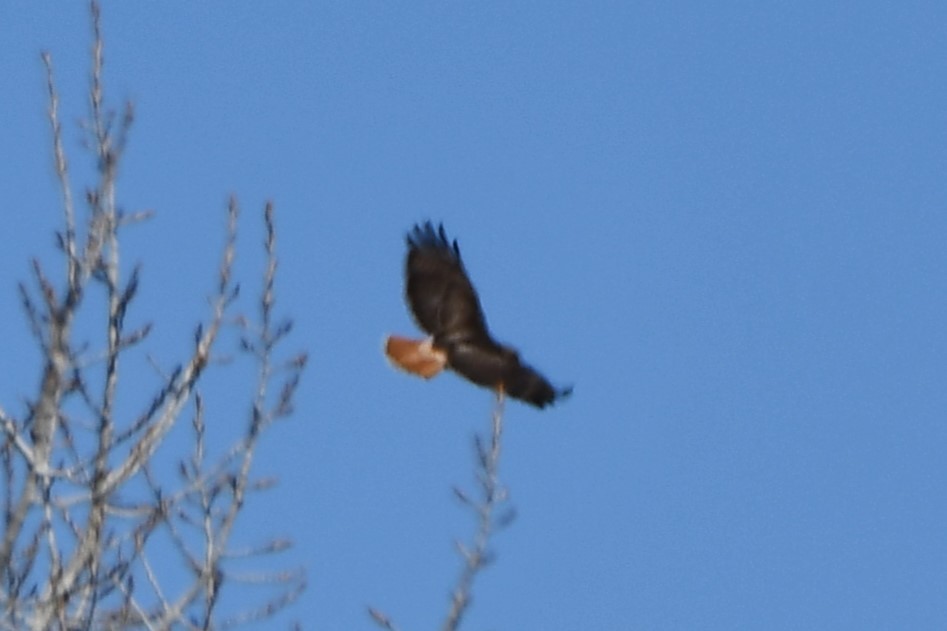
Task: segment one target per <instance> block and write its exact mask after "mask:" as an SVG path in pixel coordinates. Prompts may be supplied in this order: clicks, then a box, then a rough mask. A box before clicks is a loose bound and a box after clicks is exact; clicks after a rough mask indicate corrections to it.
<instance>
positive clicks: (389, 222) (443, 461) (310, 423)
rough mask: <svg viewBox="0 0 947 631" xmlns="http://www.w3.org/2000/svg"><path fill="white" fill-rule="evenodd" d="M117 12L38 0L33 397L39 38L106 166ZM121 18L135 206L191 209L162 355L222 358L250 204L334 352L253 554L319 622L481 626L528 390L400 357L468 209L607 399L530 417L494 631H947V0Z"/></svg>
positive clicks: (25, 241) (275, 445)
mask: <svg viewBox="0 0 947 631" xmlns="http://www.w3.org/2000/svg"><path fill="white" fill-rule="evenodd" d="M82 4H83V3H72V4H60V3H17V4H15V5H11V4H10V3H6V4H4V6H3V7H2V8H0V72H2V76H3V77H4V93H5V94H4V98H3V99H0V116H2V119H3V120H4V121H6V123H5V124H4V125H3V126H2V127H0V145H2V146H3V147H4V148H5V151H4V155H5V156H6V157H5V159H4V160H3V168H2V169H0V199H2V200H3V203H4V221H5V227H6V230H7V239H5V240H4V243H5V245H4V248H2V249H0V318H2V321H3V322H4V331H5V333H4V336H3V344H4V349H5V352H4V353H2V356H0V373H2V374H4V375H9V376H10V377H9V378H5V379H4V380H3V381H4V383H3V385H2V386H0V397H2V398H0V400H2V402H3V405H5V406H6V407H7V408H8V409H16V405H17V404H18V403H19V402H21V401H22V400H23V398H24V397H28V396H30V394H31V393H32V392H33V391H34V390H35V387H36V383H37V381H38V376H39V371H40V365H39V363H38V360H37V356H36V351H35V350H34V349H33V348H32V346H31V345H30V343H29V339H28V331H29V329H28V326H27V324H26V322H25V319H24V318H23V316H22V313H21V310H20V307H19V303H18V299H17V293H16V282H17V281H18V280H22V279H25V278H27V276H28V270H29V265H28V261H29V258H30V257H32V256H40V257H46V260H52V259H51V258H49V257H52V256H53V252H52V243H53V240H52V232H53V230H54V229H55V228H56V227H57V226H58V220H59V214H58V213H59V211H58V205H57V191H56V188H55V181H54V177H53V171H52V166H51V165H52V161H51V158H50V143H49V132H48V129H47V124H46V120H45V118H44V117H45V107H46V102H45V96H44V77H43V72H42V68H41V64H40V62H39V51H40V50H41V49H49V50H50V51H51V52H52V54H53V56H54V60H55V64H56V69H57V74H58V77H59V80H60V87H61V90H62V98H63V108H64V120H65V122H66V123H67V127H66V140H67V148H68V149H70V151H71V152H72V155H73V158H72V160H73V164H74V171H75V175H76V178H77V180H78V179H79V178H80V177H81V176H82V175H83V173H87V172H88V161H86V163H85V164H86V167H82V166H81V165H82V164H83V163H82V157H81V154H80V153H79V147H80V139H81V136H80V132H79V130H78V128H77V126H76V125H75V122H76V121H77V120H78V119H79V118H81V117H82V116H83V115H85V113H86V101H85V96H84V90H85V82H86V76H87V67H88V64H87V51H88V47H89V34H88V33H89V28H88V19H87V15H86V13H85V10H84V7H83V6H82ZM103 23H104V28H105V33H106V47H107V48H106V80H107V89H108V91H109V96H110V97H111V98H112V100H113V103H116V102H121V101H122V100H124V99H131V100H133V101H134V102H135V104H136V109H137V121H136V124H135V127H134V129H133V133H132V137H131V142H130V146H129V149H128V154H127V159H126V161H125V163H124V165H123V170H122V173H121V177H122V179H121V181H120V188H119V193H120V198H121V200H122V204H123V205H125V206H126V207H127V208H129V209H138V208H151V209H154V210H155V212H156V218H155V219H154V220H153V221H152V222H151V223H150V224H148V225H146V226H142V227H138V228H135V229H134V231H132V232H130V233H129V237H128V240H127V242H126V245H125V249H124V256H125V260H126V262H127V263H128V264H129V265H130V264H131V263H133V262H135V261H141V262H142V264H143V266H144V268H143V269H144V271H143V277H142V287H141V292H140V293H141V297H140V299H139V302H138V303H137V307H136V308H133V309H132V313H131V315H130V317H134V318H137V320H136V321H137V322H139V323H140V322H144V321H154V322H156V323H163V324H162V326H160V327H158V329H157V330H156V332H155V339H154V340H153V342H152V348H150V349H149V350H151V351H152V352H154V353H157V354H159V355H160V354H161V353H166V354H167V356H168V357H172V356H173V353H172V351H174V350H176V349H186V348H188V344H189V343H190V335H191V331H192V327H193V325H194V323H195V322H196V319H197V317H199V316H201V315H203V314H204V313H205V312H206V310H205V309H204V307H205V304H206V301H205V297H206V296H207V295H208V294H209V292H210V291H211V290H212V288H213V274H214V266H215V265H216V261H217V257H218V253H219V250H220V247H221V244H222V241H223V226H224V207H225V202H226V198H227V195H228V194H229V193H231V192H233V193H235V194H236V195H237V196H238V197H239V198H240V200H241V202H242V206H243V210H244V213H243V223H242V233H241V246H242V248H243V249H242V250H241V259H240V263H239V265H240V268H239V269H240V272H241V274H242V276H243V277H244V278H247V279H248V282H249V283H250V287H252V286H253V285H252V283H253V282H254V281H255V279H256V278H257V272H258V270H259V262H260V255H259V252H258V250H259V245H258V244H259V242H260V239H261V234H262V233H261V229H260V222H259V221H258V217H257V213H258V212H259V211H260V209H261V208H262V204H263V202H264V200H266V199H270V198H272V199H273V200H274V202H275V203H276V207H277V212H278V216H277V221H278V226H279V229H280V237H279V238H280V241H279V247H280V260H281V263H280V264H281V268H280V272H281V277H280V278H279V285H278V291H279V294H278V300H279V307H280V309H282V311H283V312H284V313H288V314H290V315H292V316H293V317H294V318H295V320H296V325H297V328H296V330H295V332H294V335H293V339H292V342H293V344H294V345H295V346H296V347H305V348H307V349H308V350H309V351H310V352H311V364H310V366H309V369H308V370H307V372H306V374H305V381H304V386H303V388H302V391H301V393H300V396H299V399H298V403H297V413H296V415H295V416H294V417H293V418H292V419H290V420H289V421H287V422H285V423H282V424H281V425H279V426H277V427H275V428H274V429H273V430H272V432H271V433H270V435H269V436H268V438H267V439H266V442H265V444H264V448H263V450H262V452H261V454H260V456H259V459H258V460H257V466H258V469H257V470H258V472H259V473H261V474H267V475H270V474H272V475H277V476H279V477H280V479H281V484H280V486H279V487H278V488H277V489H276V490H275V491H273V492H272V493H270V494H268V495H266V496H260V497H258V498H254V499H253V500H252V503H251V504H250V505H249V506H248V509H247V511H245V521H244V522H243V523H242V524H241V528H242V529H243V530H242V531H241V532H242V536H243V537H245V538H246V540H254V538H255V537H263V536H264V535H266V534H287V535H290V536H292V537H293V538H294V539H295V541H296V544H297V545H296V548H295V552H294V553H293V555H292V559H290V560H289V563H300V564H303V565H305V566H306V567H307V568H308V572H309V589H308V591H307V592H306V594H305V596H304V597H303V598H302V600H301V601H300V602H299V604H298V605H296V606H295V607H294V608H293V610H292V611H291V612H290V614H289V616H288V617H286V619H291V618H297V619H300V620H302V621H304V622H305V624H306V627H307V628H318V629H361V628H364V629H369V628H373V627H372V625H371V622H370V621H369V620H368V618H367V616H366V615H365V612H364V608H365V606H366V605H369V604H371V605H374V606H376V607H379V608H381V609H383V610H384V611H386V612H387V613H388V614H390V615H391V616H392V617H393V618H394V619H395V620H396V621H397V622H398V624H399V625H400V626H401V627H402V628H403V629H430V628H435V627H436V625H437V624H438V623H439V621H440V620H441V618H442V617H443V614H444V612H445V611H446V609H447V604H448V589H449V585H450V584H451V582H452V580H453V579H454V577H455V575H456V573H457V571H458V569H459V562H458V559H457V558H456V556H455V555H454V553H453V551H452V543H451V542H452V540H453V539H454V538H456V537H465V536H467V535H469V533H470V532H471V530H472V528H473V524H472V521H471V519H470V517H469V515H468V514H467V513H465V512H464V511H463V510H462V509H461V508H460V507H459V506H458V505H457V503H456V502H455V501H453V498H452V495H451V490H450V489H451V487H452V486H453V485H455V484H461V485H465V484H469V482H470V481H471V479H472V451H471V436H472V435H473V433H474V432H475V431H479V430H482V429H484V428H486V427H487V426H488V423H489V414H490V410H491V405H492V400H491V396H490V394H489V393H488V392H486V391H484V390H481V389H477V388H474V387H473V386H470V385H468V384H467V383H465V382H462V381H461V380H460V379H458V378H456V377H454V376H452V375H446V376H443V377H439V378H438V379H436V380H434V381H432V382H430V383H423V382H421V381H420V380H417V379H412V378H410V377H408V376H406V375H403V374H400V373H396V372H394V371H393V370H392V369H391V368H390V367H389V366H388V365H387V364H386V362H385V361H384V359H383V358H382V355H381V353H380V348H381V342H382V339H383V337H384V335H385V334H386V333H388V332H394V331H397V332H402V333H410V332H412V331H413V325H412V323H411V321H410V318H409V316H408V314H407V311H406V310H405V307H404V304H403V301H402V278H401V273H402V257H403V254H404V243H403V235H404V233H405V232H406V230H407V229H408V228H409V227H410V226H411V225H412V224H413V223H414V222H415V221H418V220H423V219H427V218H432V219H434V220H437V221H443V222H444V224H445V226H446V227H447V230H448V231H449V232H450V233H451V235H453V236H456V237H457V238H458V239H459V241H460V245H461V248H462V251H463V253H464V256H465V259H466V262H467V266H468V269H469V271H470V273H471V274H472V276H473V278H474V281H475V283H476V284H477V286H478V288H479V291H480V295H481V300H482V303H483V305H484V308H485V310H486V313H487V317H488V320H489V322H490V325H491V328H492V329H493V331H494V333H495V334H496V335H497V336H498V337H499V338H500V339H502V340H505V341H508V342H511V343H513V344H515V345H516V346H518V347H519V348H520V350H521V351H522V352H523V354H524V355H525V357H526V358H527V359H528V360H529V361H531V362H532V363H534V364H535V365H536V366H537V367H539V368H541V369H542V370H543V371H544V372H546V373H547V374H548V375H549V376H550V377H551V378H552V379H553V380H555V381H557V382H558V383H562V384H567V383H572V384H575V394H574V396H573V397H572V398H571V399H570V400H569V401H567V402H566V403H564V404H563V405H561V406H558V407H556V408H553V409H552V410H546V411H543V412H538V411H536V410H533V409H531V408H528V407H526V406H522V405H517V404H510V405H508V406H507V411H506V429H507V432H506V437H505V439H506V442H505V445H504V447H505V451H504V460H503V462H502V465H501V474H502V478H503V480H504V481H505V483H506V484H507V485H508V486H509V488H510V490H511V493H512V500H513V504H514V505H515V507H516V509H517V512H518V518H517V520H516V521H515V522H514V524H513V525H512V527H511V528H509V529H508V530H506V531H504V532H502V533H501V534H500V535H499V536H498V538H497V539H496V541H495V550H496V553H497V562H496V564H495V565H494V566H492V567H491V568H490V569H489V570H488V571H487V572H486V573H485V574H484V575H483V576H482V580H481V581H480V582H479V583H478V584H477V586H476V590H475V602H474V606H473V609H472V611H471V614H470V616H469V619H468V625H467V626H466V627H465V628H469V629H563V630H569V629H625V628H627V629H637V628H640V629H698V628H699V629H736V628H743V629H750V628H756V629H803V628H804V629H842V628H851V629H865V628H878V629H905V628H915V629H921V628H928V629H933V628H944V627H947V598H945V596H944V595H945V593H947V493H945V491H944V480H945V478H947V459H945V458H944V455H943V454H944V451H945V446H947V426H945V422H944V420H945V413H947V388H945V380H947V247H945V243H947V177H945V174H947V87H945V86H947V38H945V37H944V28H943V25H944V24H945V23H947V8H945V5H943V4H942V3H936V2H902V3H881V2H859V3H854V2H839V3H823V2H805V1H804V2H795V3H792V4H791V5H789V4H786V3H750V2H718V3H696V2H641V3H627V2H591V3H581V4H580V3H561V2H547V3H536V2H492V1H485V2H475V3H470V2H456V1H453V0H441V1H438V2H426V1H421V2H412V3H390V2H349V1H345V2H312V3H308V2H307V3H302V2H296V3H278V4H273V5H264V4H260V3H233V2H227V3H223V2H202V3H189V2H164V3H157V4H155V3H149V4H140V3H118V2H107V3H106V4H105V7H104V18H103ZM84 168H85V170H84ZM136 309H137V310H136ZM142 363H143V364H144V362H143V361H142ZM139 372H140V374H141V375H146V374H147V372H146V371H145V370H144V369H142V370H141V371H139ZM136 374H137V373H135V372H133V371H132V372H130V376H129V379H130V380H133V379H135V378H139V377H137V376H136ZM140 378H141V379H142V382H141V383H140V384H139V385H140V386H141V387H142V388H145V387H149V386H150V385H152V383H153V380H154V377H153V376H152V378H151V381H148V378H147V377H144V376H143V377H140ZM133 383H134V381H133ZM133 387H134V386H133ZM208 387H209V388H211V389H212V392H211V394H212V393H213V387H214V385H213V384H211V385H209V386H208ZM217 387H218V388H220V390H218V392H226V391H225V390H223V388H222V386H217ZM129 397H132V398H133V395H131V394H130V395H129ZM209 413H212V411H211V410H209ZM209 422H211V423H213V422H215V421H214V419H213V417H212V418H211V420H210V421H209ZM216 422H218V423H227V422H231V419H229V418H226V417H225V416H222V417H221V418H219V419H218V420H217V421H216Z"/></svg>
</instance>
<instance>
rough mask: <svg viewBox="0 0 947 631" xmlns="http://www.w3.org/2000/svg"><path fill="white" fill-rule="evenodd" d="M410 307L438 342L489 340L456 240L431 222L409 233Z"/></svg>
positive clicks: (407, 282)
mask: <svg viewBox="0 0 947 631" xmlns="http://www.w3.org/2000/svg"><path fill="white" fill-rule="evenodd" d="M407 241H408V258H407V262H406V264H405V278H406V283H405V285H406V288H405V289H406V294H407V298H408V305H409V306H410V307H411V312H412V313H413V314H414V318H415V320H417V322H418V325H419V326H420V327H421V328H422V329H424V330H425V331H426V332H427V333H429V334H431V335H433V336H434V337H435V338H437V339H438V340H439V341H457V340H473V339H489V334H488V333H487V327H486V321H485V320H484V317H483V310H482V309H481V308H480V300H479V299H478V298H477V292H476V290H475V289H474V287H473V284H471V282H470V279H469V278H468V277H467V272H466V270H465V269H464V264H463V261H461V258H460V248H459V247H457V241H456V240H455V241H453V242H451V241H449V240H448V238H447V234H446V233H445V232H444V226H443V225H441V226H439V227H438V228H437V229H435V228H434V225H433V224H432V223H431V222H430V221H428V222H427V223H425V224H424V225H423V226H421V225H416V226H415V227H414V229H413V230H412V231H411V232H410V233H408V239H407Z"/></svg>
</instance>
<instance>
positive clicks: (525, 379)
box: [503, 364, 572, 409]
mask: <svg viewBox="0 0 947 631" xmlns="http://www.w3.org/2000/svg"><path fill="white" fill-rule="evenodd" d="M503 387H504V390H505V392H506V394H507V395H508V396H511V397H513V398H514V399H519V400H520V401H526V402H527V403H530V404H532V405H535V406H536V407H538V408H540V409H542V408H544V407H546V406H547V405H552V404H553V403H555V402H556V401H557V400H559V399H562V398H565V397H567V396H569V395H570V394H572V387H571V386H570V387H568V388H562V389H556V388H554V387H553V385H552V384H551V383H549V380H548V379H546V378H545V377H543V376H542V375H541V374H539V373H538V372H537V371H536V370H535V369H534V368H533V367H532V366H528V365H526V364H517V366H515V367H511V370H509V371H508V373H507V375H506V379H505V380H504V382H503Z"/></svg>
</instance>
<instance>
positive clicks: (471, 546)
mask: <svg viewBox="0 0 947 631" xmlns="http://www.w3.org/2000/svg"><path fill="white" fill-rule="evenodd" d="M503 404H504V395H503V391H502V390H501V391H499V392H498V394H497V399H496V407H495V408H494V410H493V415H492V417H491V420H490V431H489V434H477V435H475V436H474V453H475V454H476V465H475V467H474V473H475V476H476V479H477V484H476V491H475V493H474V494H473V495H472V494H470V493H468V492H466V491H464V490H463V489H461V488H459V487H454V495H455V496H456V497H457V499H459V500H460V502H461V504H463V505H464V506H466V507H467V508H468V509H469V510H470V512H471V514H472V515H473V517H474V522H475V524H476V528H475V532H474V534H473V536H472V537H471V540H470V542H468V543H463V542H461V541H459V540H458V541H456V542H455V546H456V548H457V552H458V554H459V555H460V558H461V569H460V574H459V575H458V577H457V582H456V583H455V584H454V586H453V588H452V589H451V592H450V606H449V607H448V610H447V615H446V616H445V617H444V622H443V623H442V625H441V629H442V631H456V630H457V629H459V628H460V624H461V622H462V621H463V618H464V614H466V612H467V609H468V607H469V606H470V603H471V600H472V598H473V585H474V581H475V580H476V578H477V576H478V575H479V574H480V572H481V571H482V570H483V569H484V568H485V567H487V566H488V565H489V564H490V562H491V561H492V560H493V552H492V550H491V549H490V541H491V540H492V537H493V535H494V534H495V533H496V531H497V530H499V529H501V528H504V527H506V526H507V525H509V524H510V523H511V522H512V521H513V517H514V516H515V512H514V511H513V509H512V508H510V507H509V506H508V502H509V497H508V492H507V489H506V487H505V486H503V484H502V483H501V482H500V475H499V470H500V452H501V447H502V444H503V441H502V439H503ZM368 614H369V616H371V618H372V620H374V622H375V624H376V625H378V626H379V627H380V628H382V629H385V630H386V631H399V629H398V626H397V625H396V624H395V623H394V621H393V620H392V619H391V618H390V617H389V616H388V615H386V614H385V613H384V612H382V611H381V610H379V609H376V608H374V607H369V608H368Z"/></svg>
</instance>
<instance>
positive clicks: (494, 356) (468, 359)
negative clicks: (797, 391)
mask: <svg viewBox="0 0 947 631" xmlns="http://www.w3.org/2000/svg"><path fill="white" fill-rule="evenodd" d="M449 356H450V366H451V368H453V369H454V370H455V371H457V372H458V373H460V374H461V375H463V376H464V377H466V378H467V379H469V380H470V381H472V382H474V383H476V384H479V385H481V386H486V387H488V388H492V389H502V390H503V392H504V394H506V395H507V396H509V397H512V398H514V399H519V400H520V401H525V402H526V403H529V404H531V405H535V406H536V407H538V408H544V407H546V406H547V405H551V404H552V403H555V402H556V401H557V400H558V399H560V398H563V397H567V396H569V395H570V394H571V393H572V388H571V387H570V388H563V389H559V388H555V387H554V386H553V385H552V384H551V383H549V380H548V379H546V378H545V377H544V376H543V375H542V374H540V373H539V372H538V371H537V370H536V369H535V368H533V367H532V366H530V365H529V364H525V363H523V362H521V361H520V358H519V355H518V354H517V353H516V351H514V350H513V349H512V348H509V347H504V346H498V345H493V344H482V343H472V344H468V343H462V344H455V345H453V346H451V348H450V350H449Z"/></svg>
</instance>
